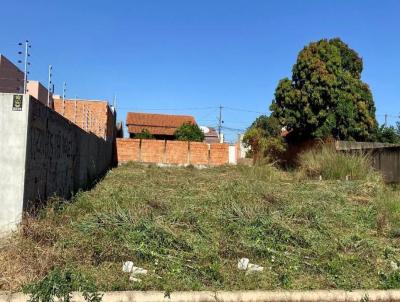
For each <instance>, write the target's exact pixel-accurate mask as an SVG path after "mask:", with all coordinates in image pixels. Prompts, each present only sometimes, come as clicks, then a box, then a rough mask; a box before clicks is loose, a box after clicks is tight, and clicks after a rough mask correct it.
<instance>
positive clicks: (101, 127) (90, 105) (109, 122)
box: [53, 95, 117, 140]
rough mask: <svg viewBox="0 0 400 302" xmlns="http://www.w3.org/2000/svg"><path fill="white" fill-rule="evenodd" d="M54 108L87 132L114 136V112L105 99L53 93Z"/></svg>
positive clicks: (111, 137)
mask: <svg viewBox="0 0 400 302" xmlns="http://www.w3.org/2000/svg"><path fill="white" fill-rule="evenodd" d="M53 98H54V110H55V111H57V112H58V113H59V114H61V115H62V116H64V117H65V118H66V119H68V120H70V121H71V122H73V123H74V124H76V125H77V126H79V127H81V128H82V129H83V130H85V131H87V132H92V133H93V134H95V135H97V136H99V137H102V138H104V139H105V140H110V139H114V138H115V137H116V135H115V132H116V128H115V123H116V118H117V117H116V112H115V110H114V108H113V107H112V106H110V105H109V104H108V102H107V101H99V100H82V99H76V100H75V99H65V100H62V99H61V98H60V96H59V95H54V96H53Z"/></svg>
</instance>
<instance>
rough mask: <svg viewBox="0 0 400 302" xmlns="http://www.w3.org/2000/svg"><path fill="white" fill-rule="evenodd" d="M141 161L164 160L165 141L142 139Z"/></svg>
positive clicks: (157, 161)
mask: <svg viewBox="0 0 400 302" xmlns="http://www.w3.org/2000/svg"><path fill="white" fill-rule="evenodd" d="M140 154H141V158H140V159H141V161H142V162H145V163H163V162H165V161H164V160H165V141H163V140H155V139H142V144H141V149H140Z"/></svg>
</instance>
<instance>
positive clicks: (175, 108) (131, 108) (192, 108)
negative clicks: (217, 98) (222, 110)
mask: <svg viewBox="0 0 400 302" xmlns="http://www.w3.org/2000/svg"><path fill="white" fill-rule="evenodd" d="M218 108H219V107H189V108H185V107H181V108H180V107H164V108H141V107H119V109H122V110H139V111H143V110H148V111H158V110H168V111H169V110H172V111H177V110H210V109H218Z"/></svg>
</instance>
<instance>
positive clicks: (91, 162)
mask: <svg viewBox="0 0 400 302" xmlns="http://www.w3.org/2000/svg"><path fill="white" fill-rule="evenodd" d="M12 99H13V95H12V94H3V95H0V108H1V111H0V112H1V115H0V118H1V119H0V134H1V135H2V138H3V141H4V142H5V144H2V145H1V151H0V166H1V167H2V169H0V171H1V172H0V173H1V174H0V178H1V182H0V198H1V200H2V202H3V204H5V205H6V208H7V209H8V210H7V211H0V213H1V214H0V231H9V230H12V229H14V228H15V227H16V225H17V223H18V222H19V221H20V220H21V217H22V213H23V211H28V210H31V209H32V208H34V207H38V206H42V205H43V204H44V202H45V201H46V199H47V198H49V197H51V196H53V195H57V196H61V197H65V198H69V197H70V196H71V195H72V194H73V193H75V192H77V191H78V190H79V189H80V188H85V187H87V186H89V185H91V183H92V182H93V181H94V180H95V179H96V178H97V177H98V176H99V175H101V174H102V173H104V172H105V171H106V170H107V169H108V168H109V167H110V165H111V163H112V160H113V141H112V140H110V141H108V142H106V141H105V140H104V139H101V138H99V137H97V136H96V135H94V134H91V133H87V132H85V131H84V130H82V129H81V128H79V127H78V126H76V125H75V124H74V123H72V122H71V121H69V120H67V119H65V118H63V117H62V116H61V115H60V114H58V113H57V112H55V111H53V110H52V109H50V108H48V107H46V106H45V105H43V104H42V103H40V102H39V101H37V100H35V99H34V98H32V97H31V98H29V97H28V96H24V102H23V108H22V111H18V112H17V111H12V103H13V102H12Z"/></svg>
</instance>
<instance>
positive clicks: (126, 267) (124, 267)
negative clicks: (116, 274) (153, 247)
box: [122, 261, 133, 273]
mask: <svg viewBox="0 0 400 302" xmlns="http://www.w3.org/2000/svg"><path fill="white" fill-rule="evenodd" d="M132 268H133V262H132V261H126V262H124V264H123V265H122V271H123V272H124V273H130V272H132Z"/></svg>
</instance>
